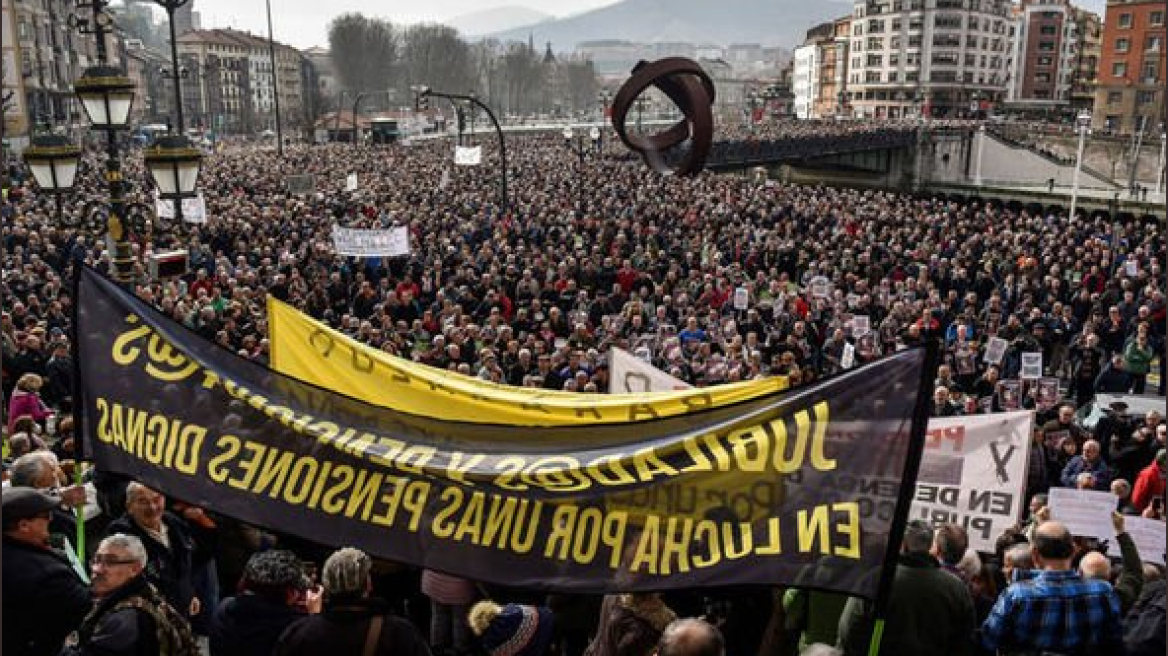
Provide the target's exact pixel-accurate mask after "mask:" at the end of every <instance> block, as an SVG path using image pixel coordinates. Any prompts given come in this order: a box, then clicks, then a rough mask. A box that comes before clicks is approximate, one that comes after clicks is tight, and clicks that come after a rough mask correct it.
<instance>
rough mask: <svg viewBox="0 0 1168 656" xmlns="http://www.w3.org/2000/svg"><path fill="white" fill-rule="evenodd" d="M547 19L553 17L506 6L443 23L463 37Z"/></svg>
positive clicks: (458, 17)
mask: <svg viewBox="0 0 1168 656" xmlns="http://www.w3.org/2000/svg"><path fill="white" fill-rule="evenodd" d="M549 18H554V16H552V15H551V14H545V13H543V12H541V11H536V10H535V9H529V8H527V7H522V6H519V5H506V6H503V7H492V8H490V9H481V10H479V11H474V12H471V13H469V14H462V15H460V16H455V17H454V18H451V19H448V20H445V21H443V23H445V24H446V25H449V26H450V27H453V28H454V29H456V30H458V31H459V32H461V33H462V34H463V36H482V35H484V34H492V33H494V32H502V31H504V30H511V29H515V28H518V27H521V26H524V25H533V24H535V23H541V22H543V21H546V20H548V19H549Z"/></svg>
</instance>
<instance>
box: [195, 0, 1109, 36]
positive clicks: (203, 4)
mask: <svg viewBox="0 0 1168 656" xmlns="http://www.w3.org/2000/svg"><path fill="white" fill-rule="evenodd" d="M617 1H618V0H498V1H497V2H491V1H490V0H487V1H485V2H484V0H410V1H403V0H389V1H386V0H271V2H272V25H273V30H274V32H275V37H276V40H277V41H281V42H283V43H287V44H289V45H292V46H294V47H297V48H308V47H311V46H324V47H328V33H327V31H328V23H329V21H330V20H331V19H332V18H333V17H334V16H337V15H338V14H342V13H345V12H349V11H357V12H361V13H364V14H366V15H369V16H381V17H383V18H388V19H390V20H391V21H393V22H395V23H401V24H405V23H416V22H422V21H442V20H446V19H449V18H454V17H456V16H461V15H463V14H469V13H473V12H476V11H480V10H483V9H487V8H490V7H498V6H508V5H517V6H523V7H528V8H530V9H534V10H536V11H540V12H543V13H546V14H552V15H554V16H561V17H562V16H568V15H571V14H576V13H580V12H582V11H587V10H589V9H595V8H597V7H603V6H605V5H610V4H613V3H615V2H617ZM711 1H715V0H711ZM774 1H775V2H816V1H817V0H774ZM194 3H195V6H194V8H195V11H197V12H199V13H200V14H201V15H202V21H203V27H204V28H213V27H234V28H237V29H241V30H248V31H251V32H254V33H258V34H267V31H268V28H267V22H266V14H265V11H264V0H194ZM1105 3H1106V0H1080V1H1079V2H1075V3H1074V4H1076V5H1080V6H1083V7H1086V8H1087V9H1090V10H1092V11H1095V12H1099V13H1100V15H1102V13H1103V8H1104V4H1105ZM744 20H749V19H748V18H745V17H744ZM807 27H811V26H810V25H808V26H807ZM789 45H790V46H792V47H793V46H795V45H796V44H789Z"/></svg>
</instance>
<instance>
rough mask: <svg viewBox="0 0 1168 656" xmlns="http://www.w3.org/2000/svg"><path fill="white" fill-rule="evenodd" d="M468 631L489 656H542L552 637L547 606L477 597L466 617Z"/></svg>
mask: <svg viewBox="0 0 1168 656" xmlns="http://www.w3.org/2000/svg"><path fill="white" fill-rule="evenodd" d="M467 621H468V623H469V624H470V628H471V631H473V632H474V634H475V635H476V636H478V638H479V643H480V644H481V645H482V647H483V649H484V650H486V652H487V653H488V654H489V655H490V656H543V654H544V653H545V652H547V649H548V646H549V645H550V644H551V640H552V612H551V610H550V609H548V608H544V607H542V606H541V607H538V608H537V607H535V606H523V605H520V604H507V605H506V606H500V605H499V604H497V603H495V602H494V601H491V600H484V601H480V602H478V603H477V604H475V605H474V606H473V607H471V609H470V614H469V616H468V617H467Z"/></svg>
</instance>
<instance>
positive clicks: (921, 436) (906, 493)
mask: <svg viewBox="0 0 1168 656" xmlns="http://www.w3.org/2000/svg"><path fill="white" fill-rule="evenodd" d="M938 336H939V331H935V330H930V329H926V330H925V331H924V338H925V363H924V365H923V366H922V372H921V381H920V386H919V387H918V388H917V404H916V407H915V408H914V409H913V419H912V427H911V428H910V429H909V440H908V455H907V457H906V458H905V460H904V473H903V474H902V475H901V479H900V493H899V494H898V495H897V499H896V512H895V514H894V515H893V517H892V527H891V529H890V530H889V536H888V547H887V548H886V550H885V552H884V564H883V565H882V566H881V571H880V587H879V588H877V591H876V602H875V605H874V607H873V612H872V616H873V618H874V619H875V621H874V622H873V625H872V640H871V642H870V643H869V645H868V656H878V655H879V654H880V641H881V640H882V639H883V637H884V617H885V614H886V613H887V611H888V597H889V595H890V594H891V592H892V580H893V579H894V578H895V577H896V564H897V560H898V556H899V555H900V544H901V542H902V541H903V540H904V529H905V527H906V526H907V525H908V514H909V509H910V507H911V506H912V500H913V496H914V495H915V493H916V488H917V474H918V472H919V471H920V468H921V457H922V456H923V455H924V450H925V434H926V432H927V430H928V424H929V401H930V400H931V399H932V398H933V385H934V383H935V382H936V379H937V366H938V365H939V364H940V361H941V345H940V342H939V341H938Z"/></svg>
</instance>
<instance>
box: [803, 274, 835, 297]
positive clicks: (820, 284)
mask: <svg viewBox="0 0 1168 656" xmlns="http://www.w3.org/2000/svg"><path fill="white" fill-rule="evenodd" d="M808 286H809V287H811V295H812V296H814V297H815V298H827V297H828V296H830V295H831V281H830V280H828V279H827V276H815V277H814V278H812V279H811V281H810V283H809V285H808Z"/></svg>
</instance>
